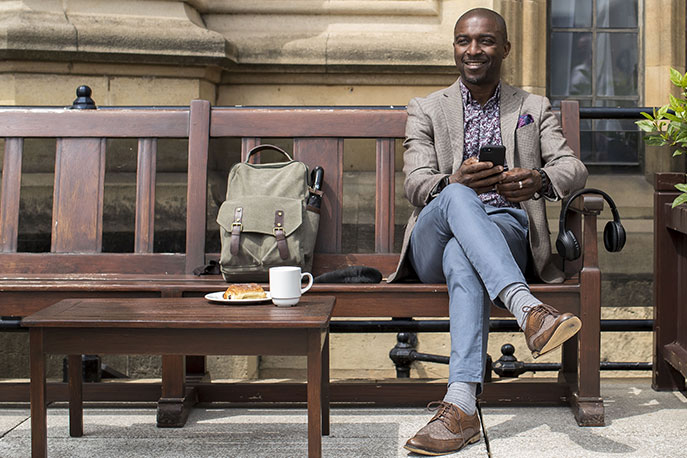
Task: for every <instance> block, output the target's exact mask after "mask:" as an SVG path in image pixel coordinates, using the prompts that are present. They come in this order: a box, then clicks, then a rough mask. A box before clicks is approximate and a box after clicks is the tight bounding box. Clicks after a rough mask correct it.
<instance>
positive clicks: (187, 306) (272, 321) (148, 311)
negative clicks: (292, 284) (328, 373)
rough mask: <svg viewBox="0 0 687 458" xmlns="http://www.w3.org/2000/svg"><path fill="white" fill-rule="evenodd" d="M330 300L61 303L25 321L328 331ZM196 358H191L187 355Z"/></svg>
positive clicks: (27, 323)
mask: <svg viewBox="0 0 687 458" xmlns="http://www.w3.org/2000/svg"><path fill="white" fill-rule="evenodd" d="M333 304H334V298H333V297H331V296H329V297H314V296H311V297H308V296H304V297H303V298H302V299H301V301H300V302H299V303H298V305H297V306H296V307H276V306H274V305H273V304H272V303H271V302H269V301H268V302H266V303H262V304H257V305H241V306H236V305H226V304H218V303H213V302H209V301H208V300H206V299H205V298H202V297H186V298H181V297H168V298H141V299H134V298H112V299H65V300H63V301H60V302H59V303H57V304H54V305H51V306H50V307H47V308H45V309H43V310H41V311H39V312H36V313H34V314H33V315H31V316H29V317H26V318H24V320H23V321H22V325H23V326H27V327H36V326H39V327H78V328H147V329H155V328H157V329H164V328H185V329H186V328H188V329H225V328H246V327H250V326H249V325H253V327H255V326H259V327H265V328H308V327H316V328H319V327H322V326H327V323H328V318H327V317H328V316H329V312H330V310H331V309H332V307H333ZM189 354H194V353H189Z"/></svg>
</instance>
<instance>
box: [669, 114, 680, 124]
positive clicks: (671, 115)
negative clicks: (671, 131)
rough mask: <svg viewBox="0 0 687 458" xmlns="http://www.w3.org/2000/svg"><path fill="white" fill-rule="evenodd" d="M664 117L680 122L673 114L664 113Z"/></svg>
mask: <svg viewBox="0 0 687 458" xmlns="http://www.w3.org/2000/svg"><path fill="white" fill-rule="evenodd" d="M666 119H670V120H671V121H675V122H681V121H682V120H681V119H680V118H678V117H677V116H675V115H674V114H670V113H666Z"/></svg>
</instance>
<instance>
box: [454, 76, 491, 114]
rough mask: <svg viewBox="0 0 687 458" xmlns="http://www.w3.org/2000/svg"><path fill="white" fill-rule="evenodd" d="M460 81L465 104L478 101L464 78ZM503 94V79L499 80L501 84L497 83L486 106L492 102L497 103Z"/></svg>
mask: <svg viewBox="0 0 687 458" xmlns="http://www.w3.org/2000/svg"><path fill="white" fill-rule="evenodd" d="M458 83H459V84H460V92H461V94H462V95H463V105H464V106H467V105H470V104H473V103H478V102H477V100H475V99H474V98H473V97H472V93H471V92H470V89H468V88H467V87H466V86H465V84H463V80H462V79H459V80H458ZM500 96H501V81H499V84H497V85H496V89H495V90H494V94H493V95H492V96H491V97H490V98H489V100H487V103H485V104H484V106H485V107H486V106H487V105H489V104H490V103H495V102H497V101H498V100H499V97H500Z"/></svg>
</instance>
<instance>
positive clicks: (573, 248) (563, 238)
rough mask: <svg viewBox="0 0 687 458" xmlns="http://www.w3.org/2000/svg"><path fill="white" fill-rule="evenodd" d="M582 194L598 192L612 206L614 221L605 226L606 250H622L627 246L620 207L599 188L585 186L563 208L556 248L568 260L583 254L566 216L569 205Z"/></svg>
mask: <svg viewBox="0 0 687 458" xmlns="http://www.w3.org/2000/svg"><path fill="white" fill-rule="evenodd" d="M582 194H598V195H600V196H601V197H603V198H604V200H606V202H608V205H610V207H611V212H612V213H613V221H609V222H608V223H606V227H605V228H604V245H605V246H606V250H608V251H611V252H616V251H620V250H622V249H623V246H625V228H624V227H623V225H622V224H620V215H619V214H618V209H617V208H616V206H615V203H614V202H613V199H611V196H609V195H608V194H606V193H605V192H603V191H601V190H599V189H593V188H585V189H580V190H579V191H576V192H574V193H573V194H572V195H571V196H570V198H569V199H568V201H567V202H566V203H565V205H563V208H562V209H561V216H560V226H559V229H558V238H557V239H556V250H557V251H558V254H559V255H561V256H562V257H563V258H565V259H566V260H568V261H574V260H575V259H577V258H579V257H580V255H581V254H582V252H581V250H580V243H579V242H578V241H577V239H576V238H575V234H573V233H572V231H570V230H567V229H566V228H565V218H566V215H567V213H568V207H569V206H570V203H571V202H572V201H573V200H575V199H576V198H577V197H579V196H581V195H582Z"/></svg>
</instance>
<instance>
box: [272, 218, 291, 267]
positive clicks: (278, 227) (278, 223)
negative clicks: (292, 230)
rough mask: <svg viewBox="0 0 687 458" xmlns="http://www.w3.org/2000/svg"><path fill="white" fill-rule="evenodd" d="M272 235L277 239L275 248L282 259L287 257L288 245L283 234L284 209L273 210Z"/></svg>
mask: <svg viewBox="0 0 687 458" xmlns="http://www.w3.org/2000/svg"><path fill="white" fill-rule="evenodd" d="M274 237H275V238H276V239H277V249H278V250H279V256H280V257H281V258H282V259H288V258H289V247H288V246H287V245H286V236H285V235H284V210H277V211H276V212H274Z"/></svg>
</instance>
